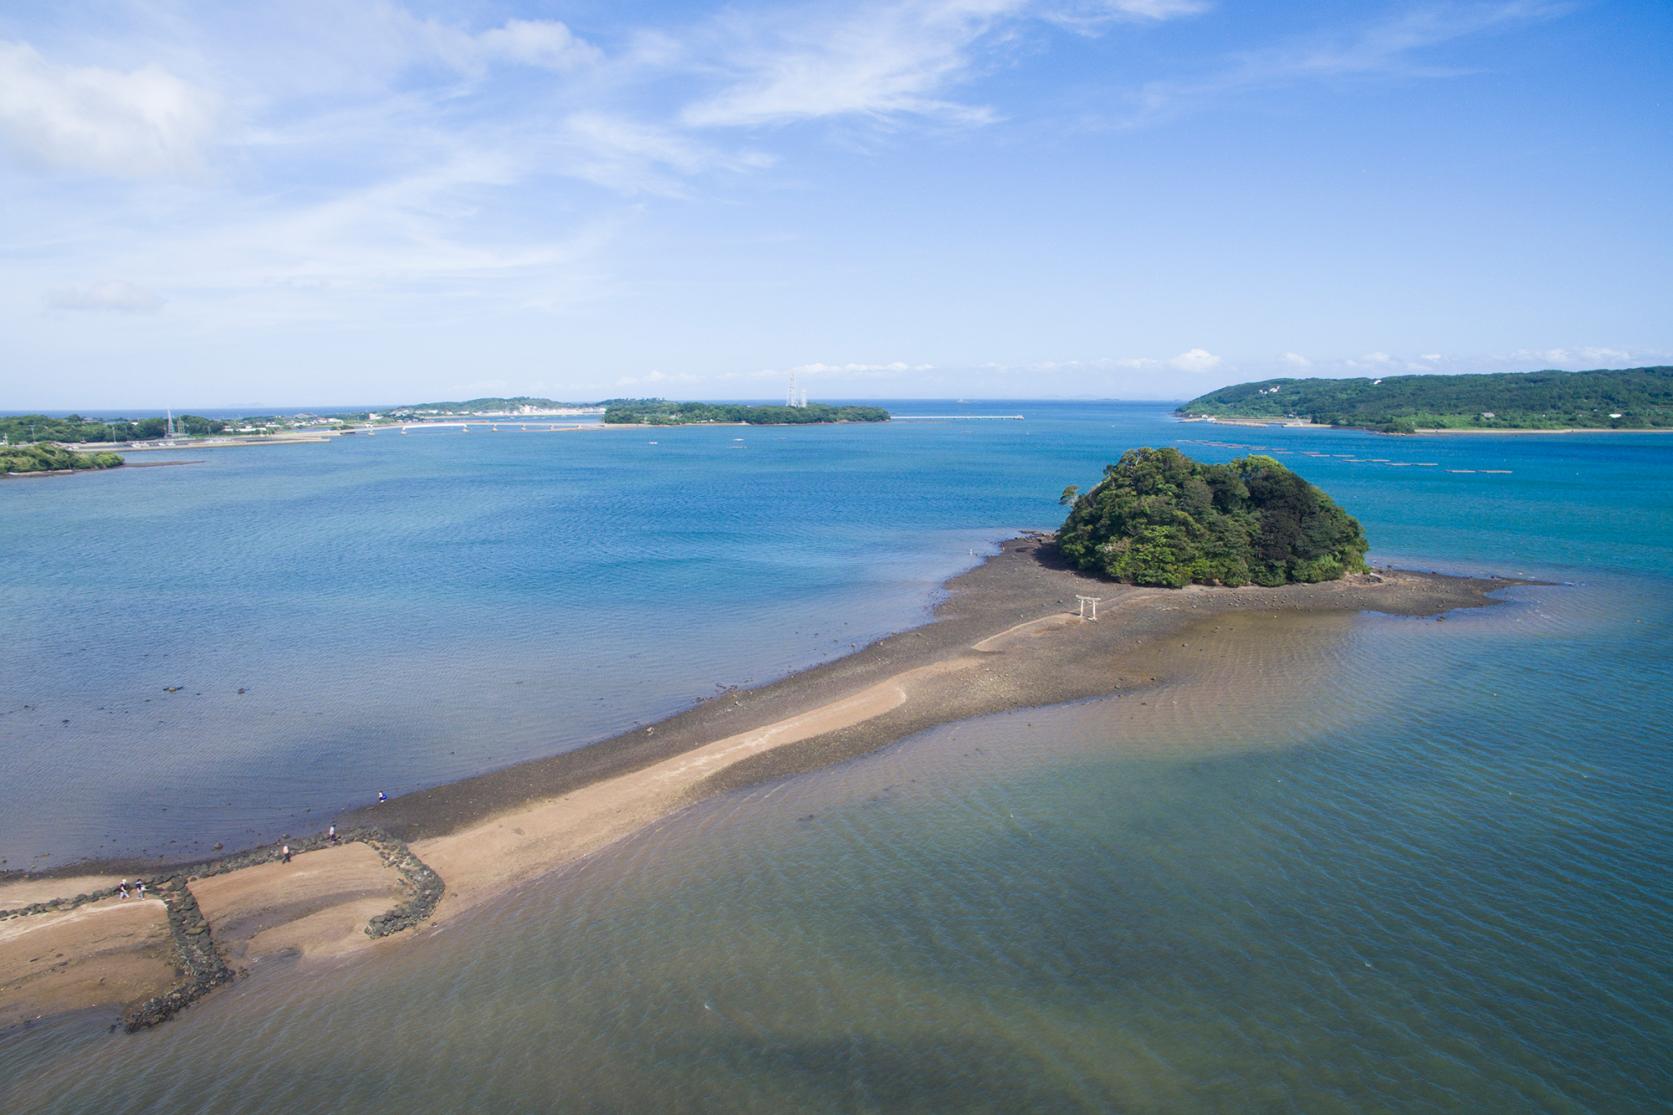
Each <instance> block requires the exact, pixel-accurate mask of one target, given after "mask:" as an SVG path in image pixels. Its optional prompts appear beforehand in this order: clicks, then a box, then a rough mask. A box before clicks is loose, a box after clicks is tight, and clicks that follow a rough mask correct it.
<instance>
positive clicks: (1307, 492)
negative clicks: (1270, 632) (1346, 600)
mask: <svg viewBox="0 0 1673 1115" xmlns="http://www.w3.org/2000/svg"><path fill="white" fill-rule="evenodd" d="M1062 502H1064V503H1067V504H1072V505H1073V509H1072V510H1071V511H1070V512H1069V517H1068V519H1067V520H1065V521H1064V523H1063V527H1062V529H1060V530H1059V531H1058V532H1057V546H1058V550H1059V551H1060V552H1061V553H1062V555H1063V556H1064V557H1065V558H1066V559H1068V561H1069V562H1070V563H1071V564H1073V565H1075V566H1077V567H1078V568H1081V569H1085V570H1089V571H1091V572H1095V573H1102V574H1104V575H1105V576H1108V577H1112V578H1114V579H1115V580H1118V581H1126V582H1128V583H1130V584H1136V585H1161V586H1165V587H1168V588H1183V587H1184V586H1185V585H1188V584H1192V583H1195V584H1202V585H1227V586H1231V587H1236V586H1238V585H1247V584H1256V585H1282V584H1288V583H1291V582H1313V581H1333V580H1336V579H1337V578H1339V577H1341V576H1343V575H1344V574H1347V573H1361V572H1365V571H1366V569H1367V566H1366V564H1365V551H1366V541H1365V532H1364V531H1363V530H1361V529H1360V525H1359V522H1358V520H1356V519H1354V518H1353V517H1352V516H1350V515H1349V514H1347V512H1345V511H1343V510H1342V509H1341V508H1340V507H1338V506H1336V503H1335V501H1334V500H1332V499H1331V498H1330V497H1329V496H1328V495H1326V494H1325V493H1324V492H1322V491H1320V490H1319V489H1318V488H1316V487H1314V486H1313V485H1312V484H1310V483H1308V482H1307V481H1306V480H1304V479H1302V478H1301V477H1300V476H1297V475H1296V474H1295V473H1293V472H1291V471H1290V470H1289V469H1287V468H1285V467H1284V466H1283V465H1282V464H1280V463H1279V462H1277V461H1275V460H1273V459H1272V458H1271V457H1263V456H1258V455H1251V456H1248V457H1240V458H1238V459H1237V460H1235V461H1231V462H1230V463H1228V464H1223V465H1211V464H1204V463H1202V462H1201V461H1194V460H1192V459H1191V458H1189V457H1187V456H1185V454H1183V453H1181V452H1180V451H1179V450H1177V449H1131V450H1128V451H1127V452H1126V453H1123V454H1122V455H1121V460H1120V461H1119V462H1117V463H1116V464H1113V465H1110V466H1109V467H1108V468H1106V469H1105V470H1104V478H1103V479H1102V480H1101V481H1099V482H1098V484H1097V485H1096V486H1095V487H1093V488H1092V489H1091V490H1090V491H1087V492H1084V493H1081V492H1079V491H1077V489H1075V488H1073V487H1070V488H1065V489H1064V491H1063V496H1062Z"/></svg>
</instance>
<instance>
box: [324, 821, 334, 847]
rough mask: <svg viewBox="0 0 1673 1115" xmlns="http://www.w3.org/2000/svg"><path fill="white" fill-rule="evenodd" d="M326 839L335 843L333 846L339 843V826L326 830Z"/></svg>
mask: <svg viewBox="0 0 1673 1115" xmlns="http://www.w3.org/2000/svg"><path fill="white" fill-rule="evenodd" d="M325 838H326V839H327V840H329V841H331V843H333V844H335V843H337V826H336V825H332V826H331V827H330V828H328V829H326V830H325Z"/></svg>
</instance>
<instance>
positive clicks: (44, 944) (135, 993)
mask: <svg viewBox="0 0 1673 1115" xmlns="http://www.w3.org/2000/svg"><path fill="white" fill-rule="evenodd" d="M174 981H175V971H174V941H173V939H172V938H171V937H170V935H169V928H168V911H167V909H166V908H165V907H164V906H163V903H162V902H161V900H159V899H155V898H147V899H144V900H140V899H130V900H128V901H123V900H122V899H120V898H112V899H107V900H105V901H103V902H94V903H90V904H88V905H86V906H81V907H78V908H77V909H74V910H69V911H66V912H64V913H57V914H34V915H31V916H29V917H22V918H12V919H10V920H8V921H3V922H0V1027H4V1026H10V1025H13V1024H15V1023H18V1022H23V1021H26V1020H28V1019H32V1018H36V1017H38V1016H40V1015H42V1014H47V1013H52V1012H56V1011H62V1010H74V1009H77V1008H80V1007H92V1006H107V1005H108V1006H117V1005H120V1004H123V1003H127V1002H130V1001H132V1000H135V999H143V998H147V997H149V996H151V995H156V994H160V993H161V992H163V991H166V990H167V989H168V988H169V987H171V986H172V985H173V984H174Z"/></svg>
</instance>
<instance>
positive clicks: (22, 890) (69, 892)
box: [0, 875, 121, 910]
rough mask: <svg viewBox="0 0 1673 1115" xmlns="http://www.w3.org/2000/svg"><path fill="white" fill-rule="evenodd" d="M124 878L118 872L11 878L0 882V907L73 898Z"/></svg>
mask: <svg viewBox="0 0 1673 1115" xmlns="http://www.w3.org/2000/svg"><path fill="white" fill-rule="evenodd" d="M120 881H121V878H120V876H116V875H68V876H65V877H63V878H40V879H12V880H10V881H8V882H0V910H16V909H20V908H22V907H24V906H32V905H34V904H35V903H37V902H50V901H52V900H53V899H54V898H74V897H75V896H76V895H78V894H90V893H92V892H93V891H96V890H104V889H105V888H106V887H113V886H115V885H116V884H117V883H118V882H120Z"/></svg>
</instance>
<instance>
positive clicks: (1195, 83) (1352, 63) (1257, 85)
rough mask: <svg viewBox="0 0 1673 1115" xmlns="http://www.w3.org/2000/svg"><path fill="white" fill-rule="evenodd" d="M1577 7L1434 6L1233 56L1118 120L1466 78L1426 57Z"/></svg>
mask: <svg viewBox="0 0 1673 1115" xmlns="http://www.w3.org/2000/svg"><path fill="white" fill-rule="evenodd" d="M1571 8H1572V5H1571V4H1569V3H1565V2H1560V0H1495V2H1484V3H1432V4H1426V5H1423V6H1420V7H1414V8H1409V9H1406V10H1404V11H1401V12H1398V13H1397V14H1395V15H1394V16H1392V17H1390V18H1386V19H1382V20H1379V21H1376V22H1372V23H1368V24H1365V25H1362V26H1361V27H1359V28H1357V29H1355V30H1351V31H1348V32H1338V33H1332V34H1324V35H1317V36H1313V37H1309V38H1305V39H1298V40H1296V41H1293V42H1290V43H1287V44H1283V45H1280V46H1276V47H1270V48H1265V49H1261V50H1256V51H1247V52H1243V53H1240V54H1237V55H1234V56H1232V57H1231V58H1230V59H1229V60H1227V61H1226V62H1225V63H1224V64H1223V65H1221V66H1220V68H1218V69H1216V70H1211V71H1209V72H1207V73H1205V74H1203V75H1201V76H1198V77H1195V78H1186V79H1178V80H1164V81H1153V82H1149V83H1148V84H1146V85H1144V86H1143V87H1142V88H1140V89H1139V91H1138V93H1137V94H1136V95H1135V96H1134V98H1133V102H1134V103H1133V107H1132V109H1131V111H1130V112H1128V113H1127V114H1126V115H1125V117H1124V118H1123V119H1122V120H1121V121H1120V122H1121V123H1123V124H1127V125H1138V124H1146V123H1153V122H1155V121H1157V120H1161V119H1166V118H1168V117H1172V116H1177V115H1179V114H1181V113H1184V112H1189V111H1193V110H1196V109H1200V108H1203V107H1206V106H1208V105H1211V104H1216V103H1219V102H1221V101H1223V100H1225V99H1227V98H1229V97H1234V96H1241V95H1247V94H1249V93H1253V92H1257V91H1260V90H1263V89H1273V88H1280V87H1283V86H1288V85H1294V84H1296V83H1298V82H1304V81H1323V80H1339V79H1345V78H1366V77H1394V76H1401V77H1441V76H1450V75H1455V74H1457V73H1459V72H1461V71H1460V70H1459V69H1458V68H1457V67H1455V66H1444V65H1440V64H1437V63H1434V62H1432V61H1428V60H1427V59H1426V57H1425V55H1426V53H1427V52H1430V51H1433V50H1435V49H1437V48H1439V47H1442V46H1445V45H1447V44H1450V43H1454V42H1457V41H1459V40H1462V39H1466V38H1470V37H1473V36H1477V35H1482V34H1487V33H1491V32H1495V31H1500V30H1504V29H1507V28H1510V27H1513V26H1516V25H1521V24H1527V23H1532V22H1535V21H1539V20H1545V19H1551V18H1555V17H1557V16H1560V15H1562V14H1564V13H1565V12H1567V11H1569V10H1570V9H1571Z"/></svg>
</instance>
